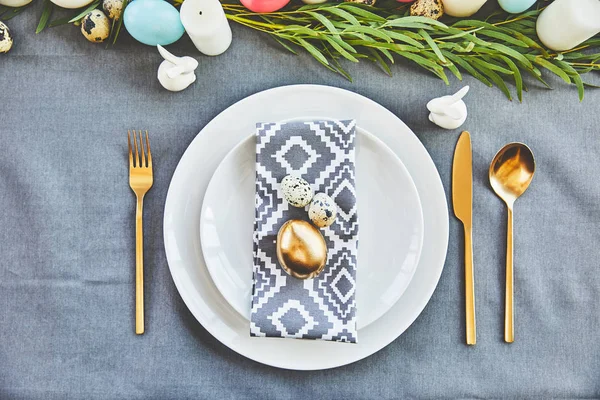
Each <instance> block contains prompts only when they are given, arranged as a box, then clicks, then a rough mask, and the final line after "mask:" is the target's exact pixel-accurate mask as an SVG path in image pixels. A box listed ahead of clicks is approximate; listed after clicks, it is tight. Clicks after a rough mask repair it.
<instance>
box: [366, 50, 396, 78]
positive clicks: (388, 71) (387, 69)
mask: <svg viewBox="0 0 600 400" xmlns="http://www.w3.org/2000/svg"><path fill="white" fill-rule="evenodd" d="M369 52H370V53H371V54H372V55H373V58H375V60H376V62H377V64H379V66H380V67H381V68H382V69H383V70H384V71H385V73H386V74H388V75H389V76H392V70H391V69H390V66H389V65H387V63H386V62H385V61H384V60H383V58H381V56H380V55H379V53H378V52H377V51H376V50H373V49H369Z"/></svg>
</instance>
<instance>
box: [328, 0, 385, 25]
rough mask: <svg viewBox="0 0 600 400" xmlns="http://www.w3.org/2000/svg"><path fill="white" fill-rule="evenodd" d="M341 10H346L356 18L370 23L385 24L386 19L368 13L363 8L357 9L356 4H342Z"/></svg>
mask: <svg viewBox="0 0 600 400" xmlns="http://www.w3.org/2000/svg"><path fill="white" fill-rule="evenodd" d="M339 6H340V8H343V9H345V10H346V11H348V12H351V13H352V14H354V15H356V16H360V17H363V18H365V19H367V20H370V21H376V22H385V21H386V20H385V18H383V17H382V16H379V15H377V14H375V13H372V12H371V11H367V10H365V9H363V8H360V7H357V6H356V5H354V4H351V3H340V5H339Z"/></svg>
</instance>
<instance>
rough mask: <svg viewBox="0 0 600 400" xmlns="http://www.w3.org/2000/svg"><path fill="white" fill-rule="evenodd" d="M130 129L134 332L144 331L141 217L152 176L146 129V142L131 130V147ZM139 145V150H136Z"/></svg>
mask: <svg viewBox="0 0 600 400" xmlns="http://www.w3.org/2000/svg"><path fill="white" fill-rule="evenodd" d="M131 136H132V135H131V131H127V144H128V145H129V186H131V190H133V192H134V193H135V196H136V197H137V207H136V212H135V333H136V334H138V335H141V334H142V333H144V233H143V230H142V218H143V208H144V196H145V195H146V193H147V192H148V190H150V188H151V187H152V183H153V178H152V153H150V139H149V138H148V131H146V143H145V148H144V140H143V135H142V131H138V132H137V133H136V131H135V130H133V147H134V148H135V156H134V154H133V149H132V147H131ZM138 147H139V151H138Z"/></svg>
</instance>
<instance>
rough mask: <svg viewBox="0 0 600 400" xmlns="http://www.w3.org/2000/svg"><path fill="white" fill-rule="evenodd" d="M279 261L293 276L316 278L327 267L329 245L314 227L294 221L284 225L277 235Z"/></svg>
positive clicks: (303, 222)
mask: <svg viewBox="0 0 600 400" xmlns="http://www.w3.org/2000/svg"><path fill="white" fill-rule="evenodd" d="M277 259H278V260H279V264H281V267H282V268H283V269H284V270H285V272H287V273H288V274H290V275H291V276H293V277H295V278H299V279H308V278H314V277H315V276H317V275H319V273H320V272H321V271H322V270H323V267H325V262H326V261H327V244H326V243H325V239H324V238H323V235H321V232H319V230H318V229H317V228H315V227H314V225H312V224H311V223H309V222H306V221H302V220H299V219H292V220H289V221H287V222H286V223H285V224H283V225H282V226H281V228H280V229H279V233H278V234H277Z"/></svg>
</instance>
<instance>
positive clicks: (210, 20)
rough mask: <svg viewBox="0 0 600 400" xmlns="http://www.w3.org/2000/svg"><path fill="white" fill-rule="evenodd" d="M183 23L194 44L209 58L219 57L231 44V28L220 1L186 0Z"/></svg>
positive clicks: (182, 10) (182, 7) (182, 12)
mask: <svg viewBox="0 0 600 400" xmlns="http://www.w3.org/2000/svg"><path fill="white" fill-rule="evenodd" d="M179 13H180V16H181V23H182V24H183V26H184V28H185V31H186V32H187V34H188V35H189V37H190V39H192V42H194V45H195V46H196V48H197V49H198V50H200V52H202V53H204V54H206V55H207V56H217V55H219V54H221V53H223V52H225V50H227V49H228V48H229V45H230V44H231V28H230V27H229V22H227V17H225V11H224V10H223V6H221V3H220V2H219V0H185V1H184V2H183V4H182V5H181V10H180V12H179Z"/></svg>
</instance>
